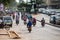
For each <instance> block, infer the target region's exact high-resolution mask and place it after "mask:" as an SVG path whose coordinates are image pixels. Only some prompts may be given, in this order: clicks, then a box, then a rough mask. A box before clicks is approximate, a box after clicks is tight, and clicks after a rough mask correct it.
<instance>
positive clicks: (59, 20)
mask: <svg viewBox="0 0 60 40" xmlns="http://www.w3.org/2000/svg"><path fill="white" fill-rule="evenodd" d="M53 17H55V18H56V20H55V21H56V24H58V25H60V13H56V14H55V15H51V16H50V23H54V20H53Z"/></svg>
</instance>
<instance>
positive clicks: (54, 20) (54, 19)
mask: <svg viewBox="0 0 60 40" xmlns="http://www.w3.org/2000/svg"><path fill="white" fill-rule="evenodd" d="M53 23H54V24H56V17H55V16H54V17H53Z"/></svg>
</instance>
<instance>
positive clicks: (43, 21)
mask: <svg viewBox="0 0 60 40" xmlns="http://www.w3.org/2000/svg"><path fill="white" fill-rule="evenodd" d="M41 25H42V27H44V26H45V19H44V18H42V20H41Z"/></svg>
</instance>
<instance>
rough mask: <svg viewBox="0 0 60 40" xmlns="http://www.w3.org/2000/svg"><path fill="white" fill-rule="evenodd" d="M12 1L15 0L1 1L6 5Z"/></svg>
mask: <svg viewBox="0 0 60 40" xmlns="http://www.w3.org/2000/svg"><path fill="white" fill-rule="evenodd" d="M12 1H15V0H0V3H3V4H4V5H5V6H8V5H9V4H10V3H11V2H12Z"/></svg>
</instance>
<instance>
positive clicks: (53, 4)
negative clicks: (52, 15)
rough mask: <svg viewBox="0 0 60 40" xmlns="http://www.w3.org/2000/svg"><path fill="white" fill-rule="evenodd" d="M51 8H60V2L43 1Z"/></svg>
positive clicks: (59, 0)
mask: <svg viewBox="0 0 60 40" xmlns="http://www.w3.org/2000/svg"><path fill="white" fill-rule="evenodd" d="M43 1H44V2H45V3H46V5H47V6H48V7H50V8H60V0H43Z"/></svg>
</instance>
